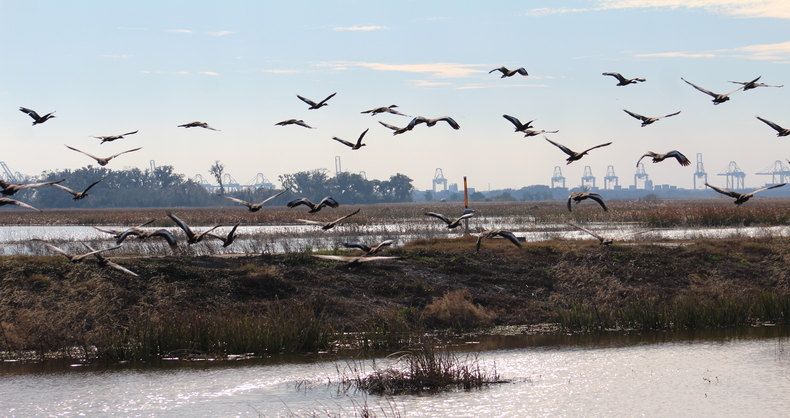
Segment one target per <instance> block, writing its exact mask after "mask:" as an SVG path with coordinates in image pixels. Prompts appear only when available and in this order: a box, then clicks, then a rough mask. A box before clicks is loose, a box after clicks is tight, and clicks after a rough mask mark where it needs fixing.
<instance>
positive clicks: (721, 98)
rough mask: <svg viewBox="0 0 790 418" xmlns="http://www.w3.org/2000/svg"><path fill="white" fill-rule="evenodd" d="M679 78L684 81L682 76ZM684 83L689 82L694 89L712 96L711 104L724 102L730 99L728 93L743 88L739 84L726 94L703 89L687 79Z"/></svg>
mask: <svg viewBox="0 0 790 418" xmlns="http://www.w3.org/2000/svg"><path fill="white" fill-rule="evenodd" d="M680 79H681V80H683V81H686V79H685V78H683V77H680ZM686 83H687V84H689V85H690V86H691V87H694V88H695V89H697V90H699V91H701V92H703V93H705V94H707V95H708V96H710V97H713V104H714V105H718V104H722V103H724V102H726V101H727V100H730V95H731V94H733V93H735V92H736V91H738V90H740V89H742V88H743V86H741V87H738V88H737V89H735V90H733V91H731V92H729V93H727V94H716V93H714V92H712V91H710V90H705V89H703V88H702V87H700V86H696V85H694V84H692V83H690V82H688V81H686Z"/></svg>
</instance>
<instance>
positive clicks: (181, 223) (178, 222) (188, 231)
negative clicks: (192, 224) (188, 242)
mask: <svg viewBox="0 0 790 418" xmlns="http://www.w3.org/2000/svg"><path fill="white" fill-rule="evenodd" d="M167 216H168V217H169V218H170V219H172V220H173V222H175V223H176V225H178V227H179V228H181V229H182V230H183V231H184V233H186V234H187V237H188V238H189V239H193V238H194V237H195V234H194V233H193V232H192V230H191V229H190V228H189V226H187V224H185V223H184V221H182V220H181V219H180V218H179V217H178V216H176V215H173V214H172V213H168V214H167ZM215 228H216V227H215Z"/></svg>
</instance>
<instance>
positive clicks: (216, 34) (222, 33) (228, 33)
mask: <svg viewBox="0 0 790 418" xmlns="http://www.w3.org/2000/svg"><path fill="white" fill-rule="evenodd" d="M233 33H236V32H231V31H229V30H221V31H217V32H206V35H211V36H225V35H230V34H233Z"/></svg>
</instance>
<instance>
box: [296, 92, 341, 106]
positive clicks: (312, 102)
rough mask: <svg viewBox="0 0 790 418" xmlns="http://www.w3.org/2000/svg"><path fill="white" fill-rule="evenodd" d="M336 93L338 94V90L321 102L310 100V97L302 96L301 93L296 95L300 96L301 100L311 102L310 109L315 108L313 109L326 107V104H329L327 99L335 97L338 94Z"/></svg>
mask: <svg viewBox="0 0 790 418" xmlns="http://www.w3.org/2000/svg"><path fill="white" fill-rule="evenodd" d="M336 94H337V92H335V93H332V94H330V95H329V96H328V97H327V98H326V99H324V100H321V101H320V102H318V103H316V102H314V101H312V100H310V99H308V98H305V97H302V96H300V95H298V94H297V95H296V97H298V98H299V100H301V101H303V102H305V103H307V104H309V105H310V107H309V108H308V110H313V109H320V108H322V107H324V106H328V105H329V104H328V103H327V100H329V99H331V98H333V97H335V95H336Z"/></svg>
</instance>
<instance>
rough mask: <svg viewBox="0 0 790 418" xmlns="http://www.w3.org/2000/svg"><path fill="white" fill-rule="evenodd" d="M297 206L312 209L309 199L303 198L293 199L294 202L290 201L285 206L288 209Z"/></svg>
mask: <svg viewBox="0 0 790 418" xmlns="http://www.w3.org/2000/svg"><path fill="white" fill-rule="evenodd" d="M299 205H305V206H310V207H313V202H311V201H310V199H308V198H306V197H303V198H300V199H294V200H292V201H290V202H288V203H287V204H286V206H288V207H289V208H295V207H297V206H299Z"/></svg>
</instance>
